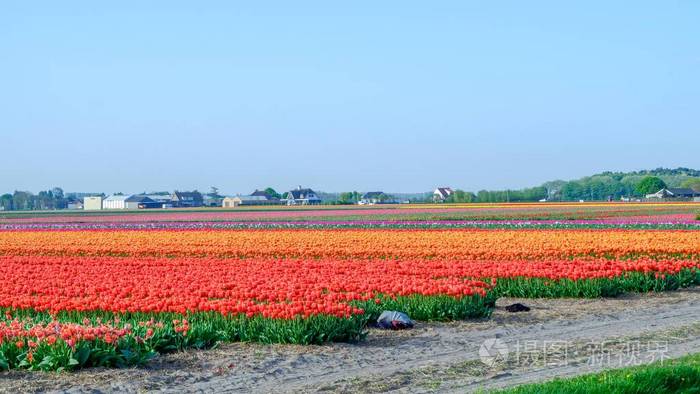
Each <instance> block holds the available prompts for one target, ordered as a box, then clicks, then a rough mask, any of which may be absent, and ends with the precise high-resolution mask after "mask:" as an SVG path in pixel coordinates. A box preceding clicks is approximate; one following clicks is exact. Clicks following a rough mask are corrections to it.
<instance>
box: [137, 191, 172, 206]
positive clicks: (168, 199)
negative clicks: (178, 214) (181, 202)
mask: <svg viewBox="0 0 700 394" xmlns="http://www.w3.org/2000/svg"><path fill="white" fill-rule="evenodd" d="M141 196H143V197H148V198H150V199H151V200H153V201H155V202H156V205H157V206H156V208H172V207H173V197H172V195H170V194H141Z"/></svg>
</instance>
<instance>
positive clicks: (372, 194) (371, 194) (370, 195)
mask: <svg viewBox="0 0 700 394" xmlns="http://www.w3.org/2000/svg"><path fill="white" fill-rule="evenodd" d="M382 194H384V192H367V193H365V194H363V195H362V198H364V199H370V198H379V196H381V195H382Z"/></svg>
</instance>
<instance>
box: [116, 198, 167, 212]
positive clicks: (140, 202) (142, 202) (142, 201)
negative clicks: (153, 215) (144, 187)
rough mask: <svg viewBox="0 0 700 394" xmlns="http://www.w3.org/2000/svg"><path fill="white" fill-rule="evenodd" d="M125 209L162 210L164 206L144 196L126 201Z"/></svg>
mask: <svg viewBox="0 0 700 394" xmlns="http://www.w3.org/2000/svg"><path fill="white" fill-rule="evenodd" d="M124 202H125V204H124V207H125V209H149V208H162V204H161V203H159V202H157V201H153V200H152V199H150V198H149V197H146V196H144V195H134V196H131V197H129V198H127V199H126V200H124Z"/></svg>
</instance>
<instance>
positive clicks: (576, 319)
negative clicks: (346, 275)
mask: <svg viewBox="0 0 700 394" xmlns="http://www.w3.org/2000/svg"><path fill="white" fill-rule="evenodd" d="M513 302H522V303H524V304H526V305H528V306H530V307H531V308H532V310H531V311H530V312H521V313H508V312H506V311H505V309H504V306H506V305H508V304H510V303H513ZM482 345H483V346H482ZM499 350H501V352H499ZM697 352H700V288H693V289H687V290H682V291H677V292H667V293H660V294H642V295H627V296H624V297H620V298H615V299H596V300H581V299H536V300H533V299H501V300H499V302H498V307H497V309H496V311H495V312H494V314H493V316H492V317H491V318H489V319H484V320H480V321H468V322H452V323H419V324H418V326H417V328H415V329H413V330H407V331H381V330H371V332H370V334H369V336H368V338H367V340H366V341H363V342H361V343H356V344H329V345H324V346H292V345H259V344H242V343H238V344H224V345H221V346H220V347H219V348H217V349H211V350H204V351H194V350H193V351H186V352H181V353H177V354H170V355H165V356H161V357H158V358H157V359H156V360H154V361H153V362H152V363H151V364H150V365H149V366H148V367H146V368H131V369H122V370H107V369H91V370H86V371H80V372H77V373H36V372H35V373H30V372H18V371H13V372H9V373H7V372H5V373H0V391H2V392H13V393H14V392H45V391H65V392H76V393H77V392H112V391H119V392H144V391H164V392H191V391H204V392H241V391H245V392H251V391H253V392H314V391H316V392H368V391H372V392H409V391H410V392H434V391H440V392H465V391H474V390H478V389H486V390H488V389H493V388H501V387H509V386H513V385H518V384H522V383H528V382H534V381H541V380H546V379H550V378H553V377H555V376H574V375H578V374H583V373H589V372H595V371H599V370H602V369H607V368H613V367H622V366H626V365H627V364H641V363H647V362H651V361H654V360H660V359H662V358H669V357H674V358H675V357H679V356H682V355H685V354H689V353H697ZM484 362H486V363H484Z"/></svg>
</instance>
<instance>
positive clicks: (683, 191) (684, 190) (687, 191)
mask: <svg viewBox="0 0 700 394" xmlns="http://www.w3.org/2000/svg"><path fill="white" fill-rule="evenodd" d="M666 190H668V191H669V192H670V193H671V194H673V195H674V196H694V195H696V194H698V193H697V192H695V190H693V189H691V188H689V187H669V188H667V189H666Z"/></svg>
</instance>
